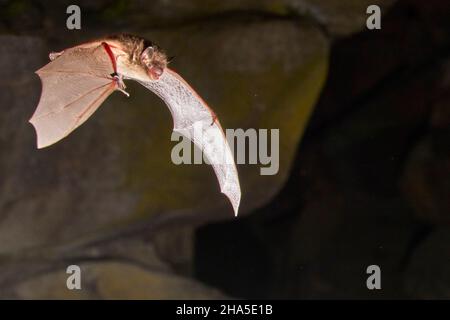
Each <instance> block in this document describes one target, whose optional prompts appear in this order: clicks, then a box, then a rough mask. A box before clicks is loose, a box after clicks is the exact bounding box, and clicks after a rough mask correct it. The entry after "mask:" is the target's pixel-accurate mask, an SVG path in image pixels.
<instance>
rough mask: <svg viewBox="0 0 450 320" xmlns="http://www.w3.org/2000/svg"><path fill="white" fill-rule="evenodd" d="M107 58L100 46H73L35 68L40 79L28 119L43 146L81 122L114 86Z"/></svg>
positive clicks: (41, 146) (111, 67)
mask: <svg viewBox="0 0 450 320" xmlns="http://www.w3.org/2000/svg"><path fill="white" fill-rule="evenodd" d="M113 72H114V70H113V66H112V63H111V60H110V58H109V56H108V54H107V53H106V51H105V50H104V48H103V47H102V46H97V47H91V48H82V47H75V48H71V49H68V50H66V51H64V53H63V54H62V55H61V56H59V57H58V58H56V59H55V60H53V61H51V62H50V63H48V64H47V65H46V66H44V67H43V68H41V69H39V70H38V71H36V73H37V74H38V75H39V77H40V78H41V81H42V93H41V98H40V101H39V104H38V106H37V108H36V111H35V113H34V114H33V116H32V118H31V119H30V122H31V123H32V124H33V126H34V128H35V130H36V134H37V140H38V148H44V147H47V146H49V145H51V144H54V143H55V142H57V141H59V140H61V139H62V138H64V137H66V136H67V135H69V134H70V133H71V132H72V131H73V130H75V129H76V128H77V127H79V126H80V125H81V124H82V123H84V122H85V121H86V120H87V119H88V118H89V117H90V116H91V115H92V114H93V113H94V112H95V111H96V110H97V109H98V107H99V106H100V105H101V104H102V103H103V101H104V100H105V99H106V98H107V97H108V96H109V95H110V94H111V93H112V92H113V91H114V90H116V87H117V85H116V83H115V81H114V80H113V79H112V77H111V76H110V75H111V74H112V73H113Z"/></svg>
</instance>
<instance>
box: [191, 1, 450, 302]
mask: <svg viewBox="0 0 450 320" xmlns="http://www.w3.org/2000/svg"><path fill="white" fill-rule="evenodd" d="M449 17H450V4H449V3H448V2H446V1H427V2H424V1H399V2H398V3H396V4H395V5H394V6H393V8H392V9H391V10H390V11H389V13H388V14H387V15H386V16H383V20H382V21H383V22H382V23H383V24H382V29H381V30H378V31H375V32H374V31H369V30H366V31H363V32H360V33H358V34H355V35H353V36H351V37H347V38H344V39H341V40H339V41H337V42H335V43H334V44H333V46H332V49H331V57H330V70H329V76H328V79H327V82H326V85H325V88H324V89H323V91H322V94H321V97H320V99H319V102H318V104H317V106H316V108H315V110H314V113H313V116H312V119H311V120H310V122H309V126H308V128H307V131H306V133H305V135H304V137H303V139H302V142H301V143H300V146H299V147H298V150H297V153H296V159H295V164H294V167H293V169H292V172H291V174H290V176H289V179H288V182H287V183H286V185H285V186H284V188H283V189H282V191H281V192H280V193H279V194H278V195H277V196H276V198H275V199H274V200H273V201H271V202H270V204H269V205H267V206H266V207H264V208H262V209H260V210H258V211H257V212H255V214H253V215H251V216H249V217H246V218H245V219H242V220H239V221H238V222H237V223H236V222H234V221H232V222H224V223H218V224H214V225H208V226H205V227H202V228H200V230H199V231H198V232H197V234H196V236H197V237H196V259H195V263H196V264H195V271H196V276H197V277H198V278H199V279H201V280H202V281H205V282H206V283H209V284H211V285H214V286H216V287H219V288H222V289H223V290H224V291H225V292H227V293H229V294H231V295H236V296H239V297H245V298H254V297H256V298H293V297H295V298H302V299H305V298H306V299H317V298H365V299H367V298H382V299H405V298H448V297H449V294H450V287H449V285H450V275H449V272H448V270H450V269H449V268H450V229H449V227H448V222H449V221H450V220H449V217H450V216H449V214H450V158H449V155H450V126H449V125H450V122H449V120H450V117H449V116H450V111H449V110H450V109H449V107H450V91H449V79H450V75H449V72H450V71H449V70H450V69H449V54H450V37H449V35H450V34H449V31H450V19H449ZM371 264H375V265H379V266H380V268H381V273H382V290H373V291H370V290H367V288H366V282H365V281H366V279H367V277H368V275H367V274H366V267H367V266H369V265H371Z"/></svg>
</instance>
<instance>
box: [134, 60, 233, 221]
mask: <svg viewBox="0 0 450 320" xmlns="http://www.w3.org/2000/svg"><path fill="white" fill-rule="evenodd" d="M138 82H139V83H141V84H142V85H143V86H145V87H146V88H148V89H150V90H151V91H153V92H154V93H155V94H156V95H158V96H159V97H160V98H161V99H162V100H163V101H164V102H165V103H166V104H167V106H168V107H169V109H170V112H171V113H172V117H173V121H174V129H173V130H174V131H175V132H178V133H180V134H182V135H184V136H185V137H187V138H189V139H190V140H192V141H193V142H194V144H195V145H196V146H197V147H198V148H200V150H202V151H203V153H204V154H205V155H206V157H207V159H208V162H209V163H210V164H211V165H212V166H213V168H214V171H215V173H216V176H217V179H218V180H219V184H220V190H221V192H222V193H224V194H225V195H226V196H227V197H228V198H229V199H230V201H231V204H232V206H233V209H234V213H235V215H237V213H238V208H239V203H240V200H241V188H240V186H239V178H238V174H237V170H236V165H235V163H234V159H233V154H232V152H231V150H230V147H229V146H228V143H227V140H226V138H225V135H224V133H223V130H222V128H221V126H220V124H219V121H218V120H217V118H216V116H215V114H214V113H213V112H212V111H211V109H210V108H209V107H208V105H207V104H206V103H205V102H204V101H203V100H202V99H201V98H200V97H199V95H198V94H197V93H196V92H195V91H194V89H192V88H191V87H190V86H189V85H188V84H187V83H186V81H184V80H183V78H181V76H180V75H178V74H177V73H176V72H174V71H173V70H170V69H169V68H166V69H165V70H164V73H163V74H162V75H161V77H160V78H159V80H157V81H145V82H144V81H138Z"/></svg>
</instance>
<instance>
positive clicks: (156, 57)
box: [140, 44, 167, 80]
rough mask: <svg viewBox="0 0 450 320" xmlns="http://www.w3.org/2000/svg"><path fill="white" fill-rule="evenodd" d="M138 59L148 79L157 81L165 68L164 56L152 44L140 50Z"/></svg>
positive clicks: (165, 60)
mask: <svg viewBox="0 0 450 320" xmlns="http://www.w3.org/2000/svg"><path fill="white" fill-rule="evenodd" d="M140 59H141V63H142V64H143V65H144V67H145V68H146V71H147V73H148V75H149V77H150V78H151V79H153V80H158V79H159V77H160V76H161V75H162V74H163V72H164V69H165V68H166V67H167V56H166V54H165V53H164V52H163V51H162V50H161V49H160V48H159V47H158V46H156V45H154V44H151V45H149V46H146V47H145V48H144V50H142V53H141V57H140Z"/></svg>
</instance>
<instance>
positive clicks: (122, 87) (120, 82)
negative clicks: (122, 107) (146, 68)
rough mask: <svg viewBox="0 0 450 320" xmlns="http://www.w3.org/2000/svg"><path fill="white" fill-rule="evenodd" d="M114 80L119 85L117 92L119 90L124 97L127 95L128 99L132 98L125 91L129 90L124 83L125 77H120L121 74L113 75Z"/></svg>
mask: <svg viewBox="0 0 450 320" xmlns="http://www.w3.org/2000/svg"><path fill="white" fill-rule="evenodd" d="M112 76H113V79H114V81H115V82H116V84H117V90H119V91H120V92H122V93H123V94H124V95H126V96H127V97H129V96H130V94H129V93H128V92H126V91H125V89H126V88H127V86H126V85H125V83H124V82H123V76H122V75H119V74H113V75H112Z"/></svg>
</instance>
